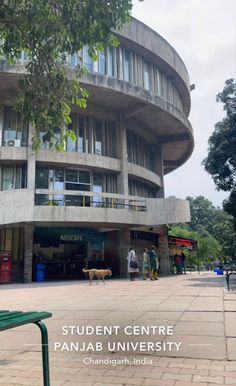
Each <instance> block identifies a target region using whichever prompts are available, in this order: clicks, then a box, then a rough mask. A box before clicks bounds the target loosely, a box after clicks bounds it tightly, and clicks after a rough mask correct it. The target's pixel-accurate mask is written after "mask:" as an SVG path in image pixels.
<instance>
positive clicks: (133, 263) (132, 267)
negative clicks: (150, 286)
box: [127, 245, 139, 281]
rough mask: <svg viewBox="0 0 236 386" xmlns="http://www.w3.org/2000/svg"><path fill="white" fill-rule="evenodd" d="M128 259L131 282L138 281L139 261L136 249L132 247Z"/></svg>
mask: <svg viewBox="0 0 236 386" xmlns="http://www.w3.org/2000/svg"><path fill="white" fill-rule="evenodd" d="M127 259H128V273H129V277H130V280H131V281H134V280H135V279H136V274H137V273H138V271H139V270H138V260H137V257H136V254H135V247H134V246H133V245H132V247H130V251H129V253H128V256H127Z"/></svg>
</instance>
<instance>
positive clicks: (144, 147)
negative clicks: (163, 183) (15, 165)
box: [3, 106, 154, 170]
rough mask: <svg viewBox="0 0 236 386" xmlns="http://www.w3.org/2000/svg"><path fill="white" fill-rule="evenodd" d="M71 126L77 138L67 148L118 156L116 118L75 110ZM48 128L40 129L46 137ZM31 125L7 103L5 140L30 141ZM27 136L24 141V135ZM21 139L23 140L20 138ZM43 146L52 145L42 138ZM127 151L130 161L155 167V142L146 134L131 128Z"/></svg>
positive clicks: (6, 142) (13, 142) (11, 143)
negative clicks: (104, 117) (28, 130)
mask: <svg viewBox="0 0 236 386" xmlns="http://www.w3.org/2000/svg"><path fill="white" fill-rule="evenodd" d="M71 118H72V123H71V125H70V127H69V128H70V129H72V130H73V131H74V132H75V134H76V140H75V141H72V140H71V139H70V138H69V139H68V141H67V143H66V144H65V150H67V151H71V152H80V153H91V154H96V155H103V156H107V157H113V158H116V157H117V134H116V125H115V122H108V121H104V120H98V119H95V118H93V117H91V116H85V115H80V114H75V113H74V114H72V115H71ZM44 134H45V132H40V137H41V139H42V140H43V137H44ZM54 134H55V137H56V138H58V140H59V138H60V133H59V131H58V130H56V129H55V133H54ZM27 135H28V133H27V129H26V127H25V126H24V124H23V122H22V120H21V119H20V116H19V115H18V114H16V113H15V112H14V110H13V108H12V107H8V106H6V107H5V110H4V124H3V138H4V140H3V143H4V145H7V146H22V144H23V143H27ZM23 138H24V142H22V139H23ZM18 141H20V142H18ZM40 148H41V149H49V143H48V142H41V144H40ZM127 155H128V161H129V162H131V163H134V164H136V165H140V166H143V167H144V168H147V169H150V170H154V169H153V150H152V145H151V144H150V143H149V142H147V141H146V140H145V139H144V138H143V137H142V136H140V135H138V134H136V133H134V131H132V130H127Z"/></svg>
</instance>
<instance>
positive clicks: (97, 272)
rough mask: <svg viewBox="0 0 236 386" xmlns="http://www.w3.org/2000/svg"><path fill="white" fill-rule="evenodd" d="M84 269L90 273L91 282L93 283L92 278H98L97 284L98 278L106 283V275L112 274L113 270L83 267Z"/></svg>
mask: <svg viewBox="0 0 236 386" xmlns="http://www.w3.org/2000/svg"><path fill="white" fill-rule="evenodd" d="M82 271H83V272H84V273H88V275H89V284H92V280H93V279H95V278H96V279H97V281H96V284H98V280H101V279H102V281H103V284H105V281H104V279H105V277H106V276H112V272H111V270H110V269H95V268H93V269H85V268H83V269H82Z"/></svg>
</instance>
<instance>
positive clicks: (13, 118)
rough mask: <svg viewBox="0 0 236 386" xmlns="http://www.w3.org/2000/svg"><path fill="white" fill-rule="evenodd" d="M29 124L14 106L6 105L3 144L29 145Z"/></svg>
mask: <svg viewBox="0 0 236 386" xmlns="http://www.w3.org/2000/svg"><path fill="white" fill-rule="evenodd" d="M27 144H28V126H27V125H26V124H25V123H24V122H23V120H22V117H21V116H20V114H18V113H16V112H15V111H14V110H13V108H12V107H10V106H5V108H4V122H3V145H4V146H14V147H19V146H27Z"/></svg>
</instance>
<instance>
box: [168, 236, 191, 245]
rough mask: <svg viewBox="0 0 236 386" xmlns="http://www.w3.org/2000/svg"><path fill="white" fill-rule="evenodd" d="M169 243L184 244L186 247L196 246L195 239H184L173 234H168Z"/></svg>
mask: <svg viewBox="0 0 236 386" xmlns="http://www.w3.org/2000/svg"><path fill="white" fill-rule="evenodd" d="M169 243H170V244H179V245H184V246H186V247H190V246H192V247H196V246H197V240H192V239H184V238H182V237H174V236H169Z"/></svg>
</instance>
